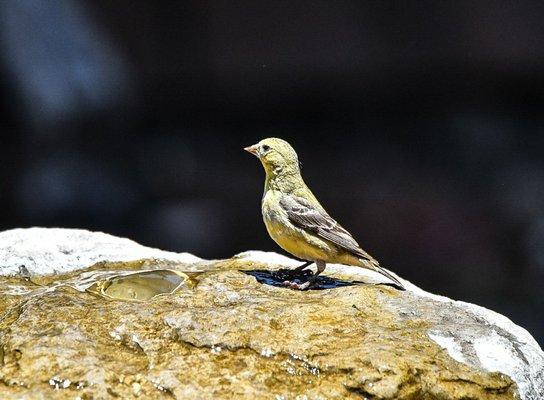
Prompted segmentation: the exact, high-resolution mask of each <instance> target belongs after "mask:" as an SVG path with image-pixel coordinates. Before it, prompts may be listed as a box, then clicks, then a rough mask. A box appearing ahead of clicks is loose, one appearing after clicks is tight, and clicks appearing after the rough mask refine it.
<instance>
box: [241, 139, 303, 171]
mask: <svg viewBox="0 0 544 400" xmlns="http://www.w3.org/2000/svg"><path fill="white" fill-rule="evenodd" d="M244 150H245V151H247V152H249V153H251V154H253V155H254V156H256V157H257V158H258V159H259V160H261V163H262V164H263V167H264V169H265V171H266V174H267V175H269V176H277V175H282V174H292V173H300V169H299V164H298V157H297V153H296V152H295V150H294V149H293V148H292V147H291V145H290V144H289V143H287V142H286V141H285V140H283V139H278V138H267V139H263V140H261V141H260V142H259V143H257V144H254V145H253V146H249V147H246V148H244Z"/></svg>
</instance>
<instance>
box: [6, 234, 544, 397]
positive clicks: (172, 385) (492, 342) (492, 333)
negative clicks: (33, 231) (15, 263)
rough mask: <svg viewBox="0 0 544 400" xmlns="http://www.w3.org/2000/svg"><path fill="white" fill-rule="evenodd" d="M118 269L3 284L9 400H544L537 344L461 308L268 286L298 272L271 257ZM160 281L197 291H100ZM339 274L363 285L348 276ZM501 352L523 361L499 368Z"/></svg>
mask: <svg viewBox="0 0 544 400" xmlns="http://www.w3.org/2000/svg"><path fill="white" fill-rule="evenodd" d="M69 232H70V231H68V230H67V232H66V234H67V235H68V234H69ZM20 234H21V232H19V233H18V235H20ZM0 236H1V235H0ZM90 237H91V238H92V235H90ZM86 240H90V239H89V236H87V237H86ZM20 256H21V254H19V255H18V257H20ZM110 256H111V258H112V260H111V261H105V260H101V261H100V262H98V263H96V264H94V265H92V266H87V268H83V269H79V270H73V271H72V272H70V273H64V274H57V275H50V276H42V277H40V276H36V275H31V276H30V277H29V276H5V277H3V278H0V279H1V280H2V284H1V285H0V345H1V346H0V350H1V351H0V361H1V362H0V398H3V399H10V398H13V399H15V398H17V399H20V398H22V399H35V398H48V399H49V398H51V399H57V398H58V399H73V398H76V397H78V396H79V397H80V398H82V399H85V398H96V399H100V398H112V397H116V396H117V397H119V398H128V399H129V398H165V399H168V398H176V399H194V398H199V399H222V398H224V399H230V398H251V399H255V398H263V399H268V398H272V399H295V398H299V399H300V398H307V399H334V398H338V399H348V398H353V399H361V398H368V399H459V400H460V399H515V398H520V397H521V398H523V399H527V400H536V399H540V398H542V396H544V394H543V392H542V391H543V389H542V387H543V385H542V383H543V382H544V376H543V374H544V372H542V370H543V368H542V367H543V366H544V354H543V353H542V350H540V348H539V347H538V345H537V344H536V342H534V340H533V341H531V339H532V338H530V336H529V335H528V334H525V333H523V332H524V331H523V330H522V331H519V329H521V328H519V327H515V325H513V324H512V323H511V322H510V324H511V325H512V327H509V326H508V325H507V324H506V323H505V322H504V320H502V319H500V318H499V319H498V321H499V322H497V323H495V322H494V321H493V320H492V319H490V318H491V317H489V316H486V315H485V313H484V312H482V311H478V309H476V310H475V309H473V308H472V307H468V306H465V305H464V303H459V302H453V301H450V300H447V299H445V298H441V297H438V296H437V297H436V298H435V297H433V296H432V295H429V296H423V295H421V293H419V292H418V290H415V289H414V290H410V287H409V290H408V291H406V292H399V291H396V290H395V289H393V288H390V287H387V286H383V285H376V284H362V283H357V284H353V285H350V286H342V287H335V288H333V289H325V290H310V291H305V292H299V291H292V290H289V289H286V288H282V287H277V286H273V285H269V284H262V283H260V282H259V281H258V280H257V279H256V278H255V276H253V275H252V274H251V272H252V271H256V270H264V271H267V270H269V271H273V270H276V269H278V268H280V267H282V266H285V265H291V264H294V261H293V260H289V259H287V260H283V259H282V258H281V257H278V256H276V255H273V256H271V257H267V256H266V254H260V253H259V254H258V255H257V256H254V254H253V253H247V254H244V255H241V256H238V257H234V258H232V259H229V260H218V261H204V260H201V259H197V258H195V259H193V260H191V259H184V260H180V259H172V260H168V259H167V258H162V259H161V260H156V259H153V258H148V259H143V260H135V261H133V262H127V261H126V259H125V260H123V261H116V260H115V255H111V254H110ZM268 261H272V262H268ZM278 262H280V263H281V264H278ZM40 268H42V269H41V270H42V271H43V270H46V269H47V267H46V266H45V265H41V267H40ZM159 269H160V270H170V271H172V270H173V271H181V272H182V274H183V276H186V277H188V278H187V280H188V281H190V284H187V285H181V286H180V287H179V288H178V289H177V291H175V292H174V293H173V294H166V295H159V296H149V299H148V300H146V301H130V300H126V299H125V300H119V299H115V296H110V297H107V296H106V297H105V296H103V295H100V293H97V291H96V290H94V291H93V287H94V288H96V285H97V284H100V282H103V281H104V280H107V279H111V277H112V276H127V274H130V273H133V272H134V271H139V270H146V271H149V270H159ZM331 274H332V275H330V277H331V278H335V279H342V280H347V281H349V282H360V281H364V280H365V279H366V278H367V277H366V276H365V275H364V274H362V275H357V273H353V271H351V270H350V269H343V268H342V267H340V266H335V267H333V268H332V272H331ZM153 276H157V274H153ZM369 277H370V276H369ZM350 278H351V280H350ZM370 278H372V277H370ZM141 284H142V281H138V285H141ZM158 287H162V286H161V285H159V286H158ZM166 287H167V288H170V286H168V285H167V286H166ZM112 293H116V292H112ZM502 318H504V317H502ZM505 324H506V325H505ZM514 327H515V328H514ZM518 328H519V329H518ZM520 332H521V333H520ZM497 343H498V344H499V345H500V346H502V348H503V350H504V352H506V353H503V354H508V355H509V356H510V353H509V351H511V352H514V353H517V354H518V356H517V358H515V359H511V360H506V359H504V360H497V359H493V357H492V354H493V352H494V351H495V350H496V348H497V347H496V346H497ZM486 346H487V347H489V348H486ZM514 353H513V354H514ZM511 358H512V356H511ZM529 362H530V363H531V365H529ZM490 365H492V366H493V368H486V366H487V367H489V366H490ZM509 368H510V369H509ZM539 368H540V369H539ZM539 371H540V372H539ZM506 372H508V374H507V373H506ZM297 396H298V397H297Z"/></svg>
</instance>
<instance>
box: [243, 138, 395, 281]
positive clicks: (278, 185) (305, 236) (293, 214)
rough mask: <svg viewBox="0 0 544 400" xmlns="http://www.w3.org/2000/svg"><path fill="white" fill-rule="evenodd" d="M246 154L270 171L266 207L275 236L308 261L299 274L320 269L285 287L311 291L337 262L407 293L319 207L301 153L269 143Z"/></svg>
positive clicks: (280, 142) (274, 141)
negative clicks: (376, 276) (372, 274)
mask: <svg viewBox="0 0 544 400" xmlns="http://www.w3.org/2000/svg"><path fill="white" fill-rule="evenodd" d="M244 150H246V151H248V152H250V153H251V154H253V155H255V156H257V158H259V160H260V161H261V163H262V164H263V167H264V170H265V172H266V180H265V185H264V195H263V199H262V205H261V206H262V213H263V220H264V224H265V225H266V229H267V230H268V233H269V235H270V237H271V238H272V239H274V241H275V242H276V243H277V244H278V245H279V246H280V247H281V248H282V249H284V250H285V251H287V252H289V253H291V254H292V255H294V256H295V257H298V258H300V259H303V260H307V261H308V262H307V263H305V264H303V265H301V266H300V267H298V268H296V270H295V271H302V270H303V269H304V268H306V267H308V266H309V265H310V264H311V263H313V262H315V264H316V266H317V271H316V272H315V273H314V274H313V276H312V277H311V278H310V280H308V281H307V282H305V283H303V284H298V283H295V282H285V284H286V285H288V286H290V287H291V288H293V289H299V290H305V289H308V288H309V287H311V286H312V285H313V284H314V283H315V281H316V278H317V276H318V275H319V274H320V273H322V272H323V271H324V270H325V266H326V263H335V264H346V265H354V266H358V267H361V268H366V269H370V270H372V271H376V272H379V273H380V274H382V275H384V276H385V277H387V278H388V279H390V280H391V281H393V282H394V283H395V285H396V286H397V287H398V288H399V289H402V290H404V287H403V285H402V284H401V283H400V282H399V280H398V279H397V278H395V277H394V276H393V275H392V274H390V273H389V272H387V271H386V270H384V269H382V268H381V267H380V265H379V264H378V261H376V260H375V259H374V258H373V257H372V256H370V255H369V254H368V253H367V252H365V251H364V250H363V249H361V247H359V244H358V243H357V242H356V241H355V239H354V238H353V237H352V236H351V234H350V233H349V232H348V231H347V230H345V229H344V228H342V227H341V226H340V224H338V222H336V221H335V220H334V219H333V218H332V217H331V216H330V215H329V214H328V213H327V212H326V211H325V209H324V208H323V207H322V206H321V204H319V201H317V199H316V198H315V196H314V195H313V193H312V192H311V191H310V189H309V188H308V186H306V184H305V183H304V180H303V179H302V176H301V174H300V167H299V162H298V156H297V153H296V152H295V150H294V149H293V148H292V147H291V145H290V144H289V143H287V142H286V141H285V140H282V139H278V138H268V139H263V140H261V141H260V142H259V143H257V144H255V145H253V146H249V147H246V148H244Z"/></svg>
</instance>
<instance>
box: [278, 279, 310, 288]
mask: <svg viewBox="0 0 544 400" xmlns="http://www.w3.org/2000/svg"><path fill="white" fill-rule="evenodd" d="M282 285H283V286H286V287H288V288H290V289H293V290H306V289H308V288H309V287H310V282H304V283H297V282H292V281H283V283H282Z"/></svg>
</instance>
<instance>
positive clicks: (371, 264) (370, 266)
mask: <svg viewBox="0 0 544 400" xmlns="http://www.w3.org/2000/svg"><path fill="white" fill-rule="evenodd" d="M360 261H361V264H363V265H362V266H363V267H364V268H368V269H370V270H372V271H376V272H377V273H379V274H380V275H383V276H385V277H386V278H387V279H389V280H391V281H393V283H394V285H392V286H395V287H396V288H397V289H399V290H406V288H405V287H404V285H403V284H402V283H400V281H399V280H398V279H397V278H396V277H395V276H393V274H391V273H390V272H389V271H386V270H385V269H383V268H382V267H380V266H379V265H378V263H377V262H369V261H368V260H365V259H361V260H360Z"/></svg>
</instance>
